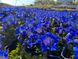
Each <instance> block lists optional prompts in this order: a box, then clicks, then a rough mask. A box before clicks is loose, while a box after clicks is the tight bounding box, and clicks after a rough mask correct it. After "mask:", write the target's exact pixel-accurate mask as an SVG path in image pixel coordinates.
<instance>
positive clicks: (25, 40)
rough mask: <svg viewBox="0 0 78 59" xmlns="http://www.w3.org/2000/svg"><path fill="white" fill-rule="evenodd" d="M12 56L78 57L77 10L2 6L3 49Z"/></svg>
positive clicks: (17, 58)
mask: <svg viewBox="0 0 78 59" xmlns="http://www.w3.org/2000/svg"><path fill="white" fill-rule="evenodd" d="M6 49H8V50H9V56H8V55H7V56H8V57H9V58H10V59H20V58H22V59H64V58H69V59H77V58H78V12H77V11H58V10H46V9H39V8H19V7H15V8H1V9H0V50H6Z"/></svg>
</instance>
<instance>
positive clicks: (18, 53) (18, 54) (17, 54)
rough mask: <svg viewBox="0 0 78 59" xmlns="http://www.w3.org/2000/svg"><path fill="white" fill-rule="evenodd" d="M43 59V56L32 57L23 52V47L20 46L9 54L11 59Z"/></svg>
mask: <svg viewBox="0 0 78 59" xmlns="http://www.w3.org/2000/svg"><path fill="white" fill-rule="evenodd" d="M20 58H22V59H42V58H43V57H42V55H39V56H32V55H30V54H28V53H27V52H25V51H22V49H21V45H20V44H18V46H17V48H16V49H15V50H13V51H11V52H10V53H9V59H20Z"/></svg>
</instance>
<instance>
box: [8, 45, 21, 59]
mask: <svg viewBox="0 0 78 59" xmlns="http://www.w3.org/2000/svg"><path fill="white" fill-rule="evenodd" d="M20 54H21V46H20V44H18V46H17V48H16V49H15V50H13V51H11V52H10V53H9V58H10V59H20V58H19V56H20Z"/></svg>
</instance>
